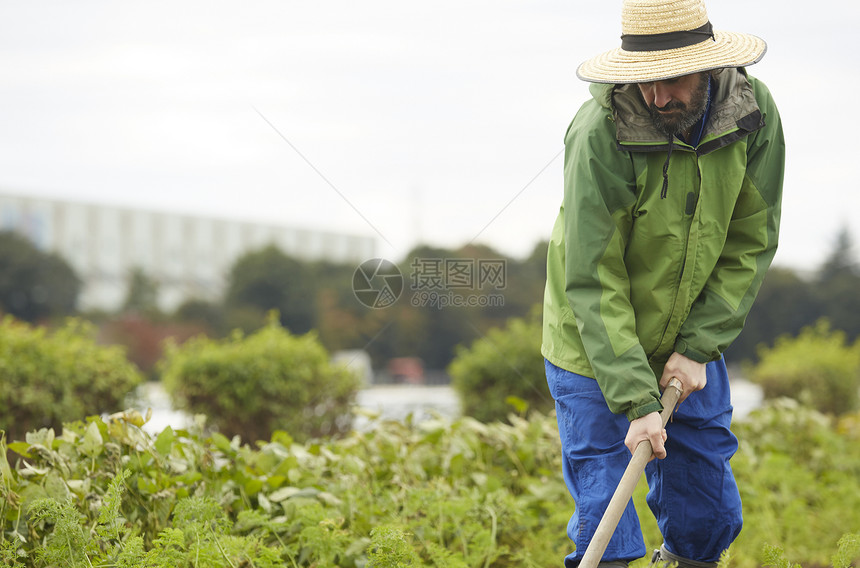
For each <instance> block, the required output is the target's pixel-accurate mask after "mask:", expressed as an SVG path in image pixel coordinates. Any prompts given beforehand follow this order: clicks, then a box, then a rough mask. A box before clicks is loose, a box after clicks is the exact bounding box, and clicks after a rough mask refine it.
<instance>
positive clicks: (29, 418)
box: [0, 316, 143, 438]
mask: <svg viewBox="0 0 860 568" xmlns="http://www.w3.org/2000/svg"><path fill="white" fill-rule="evenodd" d="M142 380H143V379H142V377H141V375H140V373H139V372H138V370H137V368H136V367H135V366H134V365H132V364H131V363H129V362H128V361H127V360H126V358H125V354H124V352H123V351H122V349H120V348H119V347H106V346H102V345H98V344H97V343H96V341H95V328H94V327H93V326H92V325H91V324H89V323H86V322H84V321H81V320H77V319H69V320H67V321H66V322H65V324H64V325H62V326H61V327H60V328H59V329H57V330H55V331H49V330H48V329H46V328H42V327H36V326H32V325H29V324H26V323H23V322H20V321H17V320H15V319H13V318H12V317H11V316H6V317H4V318H3V319H2V320H0V408H2V409H3V410H2V412H0V429H2V430H5V431H6V432H7V433H8V434H9V436H10V437H12V438H16V437H20V436H23V435H24V433H25V432H27V431H29V430H36V429H39V428H46V427H53V428H59V427H60V426H61V425H62V423H63V422H67V421H72V420H78V419H79V418H80V417H82V416H86V415H87V414H88V413H93V412H114V411H116V410H119V409H121V408H122V407H123V406H124V402H123V401H124V399H125V398H126V397H127V396H128V395H129V394H130V393H131V392H132V391H133V390H134V388H135V387H136V386H137V385H138V384H139V383H140V382H141V381H142Z"/></svg>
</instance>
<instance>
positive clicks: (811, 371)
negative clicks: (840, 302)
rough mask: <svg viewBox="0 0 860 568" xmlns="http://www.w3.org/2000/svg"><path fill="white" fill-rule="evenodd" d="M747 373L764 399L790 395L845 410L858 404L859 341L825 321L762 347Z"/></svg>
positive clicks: (824, 409) (837, 411)
mask: <svg viewBox="0 0 860 568" xmlns="http://www.w3.org/2000/svg"><path fill="white" fill-rule="evenodd" d="M747 374H748V375H749V378H750V380H752V381H754V382H756V383H758V384H760V385H761V386H762V389H763V391H764V396H765V398H780V397H789V398H793V399H795V400H797V401H800V402H801V403H803V404H805V405H808V406H810V407H812V408H815V409H816V410H819V411H821V412H825V413H829V414H836V415H840V414H844V413H846V412H850V411H852V410H856V409H857V408H858V403H860V344H854V345H853V346H849V345H846V342H845V333H843V332H842V331H831V330H830V326H829V325H828V323H827V321H826V320H821V321H819V322H818V323H817V324H816V325H815V326H811V327H805V328H803V329H802V330H801V332H800V334H799V335H798V336H797V337H791V336H783V337H780V338H779V339H777V341H776V344H775V345H774V346H773V347H770V348H768V347H762V348H760V350H759V363H758V364H756V365H755V366H753V367H751V368H750V369H749V370H748V372H747Z"/></svg>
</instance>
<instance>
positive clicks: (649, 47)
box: [576, 0, 767, 83]
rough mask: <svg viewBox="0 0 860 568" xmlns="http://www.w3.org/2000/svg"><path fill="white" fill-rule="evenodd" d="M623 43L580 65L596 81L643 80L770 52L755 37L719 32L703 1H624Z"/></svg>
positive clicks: (737, 63) (748, 60)
mask: <svg viewBox="0 0 860 568" xmlns="http://www.w3.org/2000/svg"><path fill="white" fill-rule="evenodd" d="M621 30H622V33H623V35H622V36H621V47H620V48H617V49H613V50H612V51H607V52H606V53H602V54H600V55H598V56H597V57H594V58H592V59H589V60H588V61H586V62H585V63H583V64H582V65H580V66H579V68H578V69H577V70H576V76H577V77H579V78H580V79H583V80H585V81H591V82H593V83H642V82H646V81H659V80H662V79H670V78H672V77H679V76H681V75H687V74H689V73H696V72H699V71H707V70H709V69H719V68H721V67H743V66H746V65H752V64H753V63H756V62H758V61H760V60H761V58H762V57H763V56H764V53H765V51H766V50H767V44H765V42H764V40H762V39H760V38H757V37H756V36H752V35H748V34H742V33H734V32H721V31H714V30H713V29H712V28H711V23H710V21H709V20H708V13H707V11H706V10H705V3H704V0H624V5H623V7H622V10H621Z"/></svg>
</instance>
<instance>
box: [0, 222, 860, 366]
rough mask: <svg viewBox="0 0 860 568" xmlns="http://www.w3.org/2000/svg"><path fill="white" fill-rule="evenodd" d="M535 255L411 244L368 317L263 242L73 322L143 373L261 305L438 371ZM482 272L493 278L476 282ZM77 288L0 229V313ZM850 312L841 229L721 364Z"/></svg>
mask: <svg viewBox="0 0 860 568" xmlns="http://www.w3.org/2000/svg"><path fill="white" fill-rule="evenodd" d="M546 248H547V243H546V242H542V243H538V244H537V245H536V246H535V247H534V249H533V250H532V252H531V253H530V254H529V255H528V256H527V257H526V258H522V259H511V258H507V257H505V256H504V255H502V254H500V253H499V252H497V251H495V250H493V249H492V248H490V247H487V246H482V245H472V244H470V245H467V246H463V247H460V248H458V249H443V248H435V247H430V246H419V247H416V248H415V249H413V250H412V251H410V252H409V253H408V254H407V255H406V256H405V257H404V258H402V259H397V260H395V261H394V263H395V264H396V266H397V267H398V268H399V271H400V273H401V274H402V294H401V296H400V298H399V299H398V300H397V302H395V303H394V304H392V305H391V306H389V307H385V308H378V309H374V308H370V307H367V306H365V305H363V304H362V303H361V302H360V301H359V299H358V298H357V296H356V294H355V293H354V277H355V275H356V269H357V266H355V265H353V264H349V265H347V264H337V263H331V262H321V261H317V262H308V261H304V260H300V259H297V258H293V257H291V256H288V255H287V254H285V253H284V252H282V251H281V250H279V249H278V248H277V247H275V246H268V247H265V248H262V249H260V250H256V251H252V252H249V253H247V254H245V255H244V256H242V257H240V258H239V259H237V261H236V262H235V263H234V265H233V267H232V269H231V270H230V272H229V274H227V275H226V289H225V292H224V294H223V297H221V298H218V299H215V300H212V299H194V298H192V299H188V300H187V301H185V302H184V303H183V304H181V305H180V306H178V308H177V309H176V310H174V311H173V312H172V313H164V312H162V311H161V310H160V309H159V307H158V282H157V281H156V280H155V279H154V278H153V277H151V276H150V275H147V274H146V273H144V272H143V271H141V270H134V271H132V272H131V274H129V280H128V282H129V283H128V290H127V294H126V299H125V301H124V303H123V305H122V307H121V309H120V310H119V311H118V312H117V313H96V312H93V313H86V314H79V315H82V316H83V317H85V318H86V319H90V320H92V321H93V322H95V323H96V324H97V325H98V326H99V328H100V330H101V332H100V340H101V341H103V342H104V343H120V344H123V345H126V347H127V349H128V354H129V359H131V360H132V361H133V362H135V363H136V364H137V365H138V366H139V367H140V368H141V369H142V370H143V371H144V372H145V373H147V374H149V375H150V376H151V377H153V376H154V364H155V362H156V361H157V360H158V359H159V357H160V356H161V352H162V349H163V346H162V344H163V341H164V339H166V338H167V337H172V338H174V339H176V340H177V341H179V342H182V341H184V340H185V339H188V338H190V337H192V336H194V335H199V334H205V335H208V336H210V337H213V338H223V337H226V336H228V335H229V334H230V332H231V330H233V329H241V330H243V331H244V332H246V333H250V332H253V331H255V330H257V329H259V328H261V327H262V326H263V325H265V322H266V316H265V314H266V313H267V312H268V311H269V310H273V309H274V310H277V311H278V313H279V318H280V323H281V325H282V326H283V327H285V328H287V329H288V330H289V331H290V332H291V333H293V334H303V333H306V332H308V331H311V330H314V331H315V333H316V334H317V335H318V337H319V340H320V342H321V343H322V345H323V346H324V347H325V348H326V349H327V350H328V351H329V352H334V351H339V350H351V349H362V350H365V351H366V352H367V353H369V354H370V356H371V359H372V361H373V366H374V368H376V369H381V368H384V367H385V365H386V363H387V362H388V361H389V360H390V359H392V358H396V357H416V358H419V359H420V360H421V361H422V362H423V364H424V367H425V368H426V369H445V368H446V367H447V366H448V365H449V363H450V362H451V361H452V359H453V358H454V355H455V348H456V346H458V345H469V344H471V343H472V342H473V341H475V340H476V339H478V338H480V337H484V336H486V335H487V334H488V332H489V330H490V329H492V328H497V327H501V326H503V325H504V324H505V322H507V321H508V320H509V319H511V318H525V317H528V316H529V313H530V312H531V311H532V310H533V309H534V308H535V306H536V305H540V303H541V301H542V298H543V288H544V282H545V279H546V264H545V263H546V260H545V259H546ZM482 267H490V268H492V269H494V270H496V272H493V273H488V274H486V275H485V274H482V273H481V269H482ZM449 268H450V269H456V270H457V272H456V273H451V272H450V270H449ZM499 270H501V272H498V271H499ZM434 271H439V272H438V274H434ZM449 276H450V277H451V278H450V279H448V277H449ZM469 276H471V278H467V277H469ZM483 276H488V277H487V278H483ZM372 284H374V285H375V286H379V285H381V284H382V281H377V280H374V281H373V282H372ZM80 286H81V283H80V281H79V279H78V277H77V276H76V275H75V274H74V271H73V270H72V269H71V267H69V265H68V264H67V263H66V262H65V261H64V260H63V259H61V258H59V257H57V256H55V255H51V254H46V253H43V252H41V251H39V250H38V249H36V248H35V247H33V246H32V245H31V244H30V243H29V242H27V241H26V240H24V239H22V238H20V237H18V236H16V235H13V234H11V233H0V313H8V314H11V315H14V316H15V317H17V318H19V319H22V320H25V321H30V322H38V323H50V322H51V321H56V320H58V319H60V318H62V317H63V316H66V315H74V314H76V311H75V299H76V297H77V294H78V293H79V291H80ZM454 300H457V302H454ZM487 300H493V301H487ZM445 303H447V305H444V304H445ZM858 314H860V267H858V263H857V260H856V256H855V254H854V251H853V243H852V239H851V236H850V234H849V232H848V230H847V229H843V230H841V231H840V232H839V233H838V235H837V238H836V239H835V243H834V246H833V248H832V250H831V251H830V253H829V255H828V256H826V258H825V259H824V260H823V262H822V264H821V266H820V267H817V269H816V270H814V271H813V272H811V273H810V274H800V273H798V272H796V271H794V270H791V269H787V268H781V267H773V268H772V269H771V270H770V272H769V273H768V275H767V277H766V279H765V281H764V284H763V286H762V290H761V292H760V294H759V298H758V300H757V302H756V303H755V305H754V307H753V309H752V311H751V312H750V315H749V317H748V319H747V323H746V326H745V328H744V331H743V332H742V333H741V335H740V337H739V338H738V340H737V341H736V342H735V344H734V345H732V346H731V347H730V349H729V350H728V352H727V353H726V356H727V360H728V361H729V362H730V363H739V362H741V361H744V360H754V359H756V357H757V347H758V346H759V345H761V344H764V345H773V343H774V341H775V339H776V338H777V337H778V336H781V335H784V334H792V335H795V334H797V333H798V332H799V331H800V329H801V328H803V327H804V326H808V325H811V324H813V323H814V322H816V321H817V320H818V319H820V318H822V317H826V318H828V320H829V321H830V326H831V328H832V329H834V330H842V331H844V332H845V335H846V337H847V338H848V340H849V341H853V340H854V339H855V338H857V337H858V335H860V318H858V317H857V316H858Z"/></svg>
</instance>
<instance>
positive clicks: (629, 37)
mask: <svg viewBox="0 0 860 568" xmlns="http://www.w3.org/2000/svg"><path fill="white" fill-rule="evenodd" d="M708 38H710V39H712V40H713V39H714V29H713V27H712V26H711V22H707V23H705V25H703V26H700V27H698V28H696V29H694V30H681V31H677V32H667V33H664V34H648V35H636V34H624V35H622V36H621V49H623V50H624V51H664V50H667V49H677V48H679V47H688V46H690V45H695V44H697V43H701V42H703V41H705V40H707V39H708Z"/></svg>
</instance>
